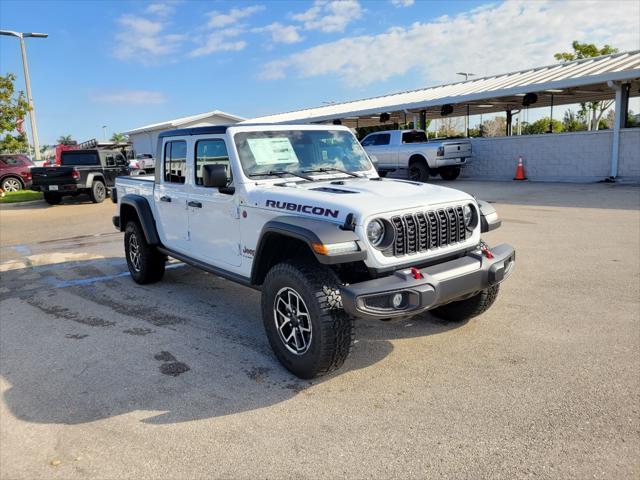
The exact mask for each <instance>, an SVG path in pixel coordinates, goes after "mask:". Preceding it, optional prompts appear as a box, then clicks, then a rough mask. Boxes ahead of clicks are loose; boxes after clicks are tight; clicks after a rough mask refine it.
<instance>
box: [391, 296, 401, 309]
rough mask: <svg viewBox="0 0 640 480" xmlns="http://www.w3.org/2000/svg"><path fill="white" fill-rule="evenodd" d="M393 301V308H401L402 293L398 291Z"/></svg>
mask: <svg viewBox="0 0 640 480" xmlns="http://www.w3.org/2000/svg"><path fill="white" fill-rule="evenodd" d="M391 303H392V304H393V308H400V306H401V305H402V294H401V293H396V294H395V295H394V296H393V297H392V298H391Z"/></svg>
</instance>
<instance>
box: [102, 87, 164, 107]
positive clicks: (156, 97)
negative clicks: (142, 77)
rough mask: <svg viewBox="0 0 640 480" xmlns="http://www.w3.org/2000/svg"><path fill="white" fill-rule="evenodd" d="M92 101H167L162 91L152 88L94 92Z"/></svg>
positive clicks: (126, 103) (149, 102) (143, 103)
mask: <svg viewBox="0 0 640 480" xmlns="http://www.w3.org/2000/svg"><path fill="white" fill-rule="evenodd" d="M90 99H91V101H93V102H97V103H108V104H115V105H160V104H162V103H165V102H166V101H167V98H166V97H165V95H164V94H163V93H162V92H155V91H152V90H121V91H119V92H107V93H94V94H93V95H91V98H90Z"/></svg>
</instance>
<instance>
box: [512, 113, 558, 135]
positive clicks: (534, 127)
mask: <svg viewBox="0 0 640 480" xmlns="http://www.w3.org/2000/svg"><path fill="white" fill-rule="evenodd" d="M551 123H552V121H551V119H550V118H549V117H545V118H541V119H540V120H536V121H535V122H533V123H525V122H523V123H522V134H523V135H537V134H540V133H550V132H551V130H550V128H551ZM563 128H564V127H563V125H562V122H560V121H559V120H556V119H554V120H553V133H559V132H562V131H563Z"/></svg>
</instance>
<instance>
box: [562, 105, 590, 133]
mask: <svg viewBox="0 0 640 480" xmlns="http://www.w3.org/2000/svg"><path fill="white" fill-rule="evenodd" d="M562 128H563V130H564V131H565V132H580V131H583V130H586V129H587V122H586V120H585V118H584V115H581V114H580V112H578V113H575V112H574V111H573V110H571V109H569V110H567V111H566V112H564V118H563V119H562Z"/></svg>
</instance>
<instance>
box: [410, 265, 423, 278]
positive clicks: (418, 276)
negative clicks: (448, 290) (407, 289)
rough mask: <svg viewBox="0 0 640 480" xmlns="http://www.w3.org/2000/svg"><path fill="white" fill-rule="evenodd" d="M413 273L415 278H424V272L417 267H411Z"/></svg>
mask: <svg viewBox="0 0 640 480" xmlns="http://www.w3.org/2000/svg"><path fill="white" fill-rule="evenodd" d="M411 275H413V278H415V279H416V280H421V279H423V278H424V275H422V272H420V270H418V269H417V268H416V267H411Z"/></svg>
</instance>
